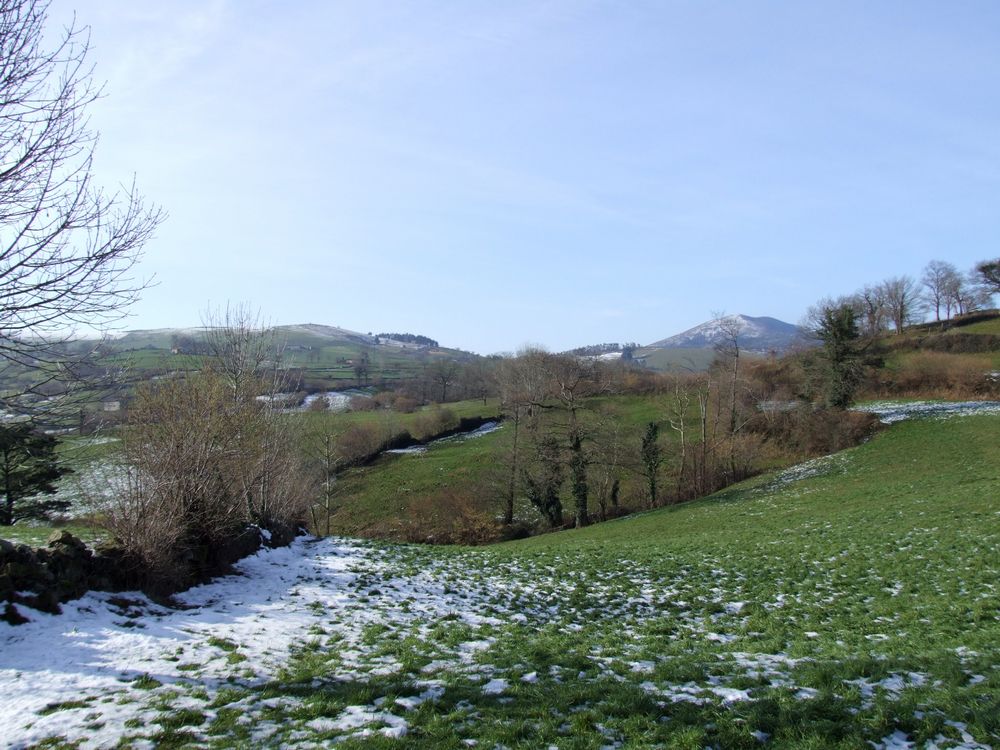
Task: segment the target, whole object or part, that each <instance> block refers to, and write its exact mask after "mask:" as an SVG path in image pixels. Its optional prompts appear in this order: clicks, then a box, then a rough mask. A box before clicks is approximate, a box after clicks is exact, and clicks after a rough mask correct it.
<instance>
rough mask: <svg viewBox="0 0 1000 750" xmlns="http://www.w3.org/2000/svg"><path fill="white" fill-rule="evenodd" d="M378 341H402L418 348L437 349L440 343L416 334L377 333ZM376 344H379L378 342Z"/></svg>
mask: <svg viewBox="0 0 1000 750" xmlns="http://www.w3.org/2000/svg"><path fill="white" fill-rule="evenodd" d="M375 338H376V339H390V340H392V341H400V342H402V343H404V344H415V345H416V346H427V347H432V348H437V346H438V342H437V341H435V340H434V339H432V338H428V337H427V336H421V335H419V334H416V333H376V334H375ZM376 343H378V342H377V341H376Z"/></svg>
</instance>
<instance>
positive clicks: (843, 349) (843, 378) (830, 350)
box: [816, 305, 862, 409]
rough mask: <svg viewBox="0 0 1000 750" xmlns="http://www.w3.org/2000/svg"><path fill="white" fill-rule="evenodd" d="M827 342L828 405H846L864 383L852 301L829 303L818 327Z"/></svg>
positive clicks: (826, 391) (826, 396)
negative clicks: (849, 302)
mask: <svg viewBox="0 0 1000 750" xmlns="http://www.w3.org/2000/svg"><path fill="white" fill-rule="evenodd" d="M816 335H817V337H818V338H819V340H820V341H822V342H823V355H822V361H823V373H822V374H823V381H824V389H825V394H824V397H825V400H826V404H827V406H832V407H834V408H837V409H846V408H847V407H848V406H850V405H851V401H852V399H853V398H854V392H855V391H856V390H857V388H858V385H860V383H861V374H862V364H861V347H860V344H859V341H860V338H861V334H860V333H859V331H858V321H857V313H856V312H855V311H854V309H853V308H852V307H851V306H850V305H838V306H836V307H827V308H826V309H824V310H823V312H822V316H821V318H820V321H819V326H818V328H817V329H816Z"/></svg>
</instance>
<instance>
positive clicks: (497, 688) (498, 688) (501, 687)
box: [483, 679, 510, 695]
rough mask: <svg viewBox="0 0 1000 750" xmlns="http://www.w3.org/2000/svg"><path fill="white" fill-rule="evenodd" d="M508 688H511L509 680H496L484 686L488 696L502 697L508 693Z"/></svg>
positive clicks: (484, 691)
mask: <svg viewBox="0 0 1000 750" xmlns="http://www.w3.org/2000/svg"><path fill="white" fill-rule="evenodd" d="M508 687H510V684H509V683H508V682H507V680H502V679H494V680H490V681H489V682H487V683H486V684H485V685H483V693H485V694H486V695H500V694H501V693H504V692H506V690H507V688H508Z"/></svg>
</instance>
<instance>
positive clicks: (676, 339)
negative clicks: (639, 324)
mask: <svg viewBox="0 0 1000 750" xmlns="http://www.w3.org/2000/svg"><path fill="white" fill-rule="evenodd" d="M734 324H735V325H737V326H739V343H740V348H741V349H743V350H744V351H746V352H747V353H751V354H767V353H769V352H772V351H775V352H779V353H781V352H784V351H787V350H788V349H790V348H791V347H792V345H793V344H795V343H796V342H799V341H801V340H802V337H801V329H800V328H799V327H798V326H795V325H792V324H791V323H785V322H784V321H781V320H778V319H776V318H768V317H759V318H754V317H750V316H749V315H727V316H726V317H724V318H719V319H716V320H710V321H707V322H705V323H702V324H701V325H697V326H695V327H694V328H690V329H688V330H686V331H684V332H683V333H678V334H676V335H675V336H670V337H669V338H665V339H661V340H660V341H656V342H654V343H652V344H649V345H648V346H647V347H644V349H647V350H648V349H713V348H715V347H716V346H717V345H719V344H721V343H723V342H725V340H726V339H727V337H728V335H729V334H728V330H729V329H730V327H731V326H733V325H734Z"/></svg>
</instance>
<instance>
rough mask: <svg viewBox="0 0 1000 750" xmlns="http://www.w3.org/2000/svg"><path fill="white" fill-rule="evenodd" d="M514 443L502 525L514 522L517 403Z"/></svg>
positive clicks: (519, 410) (514, 418)
mask: <svg viewBox="0 0 1000 750" xmlns="http://www.w3.org/2000/svg"><path fill="white" fill-rule="evenodd" d="M513 420H514V445H513V448H512V455H511V459H510V477H509V478H508V480H507V505H506V507H505V508H504V514H503V522H504V525H506V526H510V525H511V524H512V523H514V490H515V488H516V486H517V459H518V455H517V439H518V433H519V432H520V426H521V406H520V405H517V406H515V407H514V415H513Z"/></svg>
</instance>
